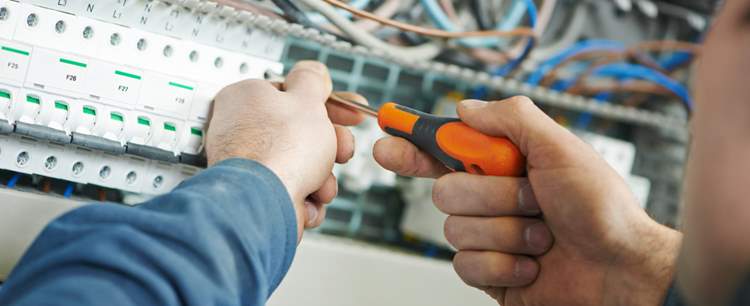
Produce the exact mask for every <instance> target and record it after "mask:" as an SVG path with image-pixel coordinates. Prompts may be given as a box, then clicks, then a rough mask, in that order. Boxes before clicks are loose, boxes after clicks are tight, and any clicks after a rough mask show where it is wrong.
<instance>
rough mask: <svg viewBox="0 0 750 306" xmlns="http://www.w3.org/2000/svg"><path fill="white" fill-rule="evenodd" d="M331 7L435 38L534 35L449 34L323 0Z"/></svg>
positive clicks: (523, 31)
mask: <svg viewBox="0 0 750 306" xmlns="http://www.w3.org/2000/svg"><path fill="white" fill-rule="evenodd" d="M323 1H325V2H327V3H329V4H331V5H333V6H336V7H338V8H341V9H343V10H346V11H348V12H350V13H352V14H353V15H355V16H358V17H360V18H366V19H370V20H374V21H377V22H379V23H381V24H384V25H388V26H391V27H394V28H398V29H400V30H402V31H407V32H414V33H417V34H421V35H424V36H430V37H437V38H449V39H453V38H466V37H519V36H520V37H533V36H534V35H535V33H534V30H533V29H532V28H528V27H519V28H516V29H513V30H510V31H497V30H491V31H465V32H449V31H443V30H439V29H433V28H425V27H421V26H417V25H413V24H408V23H403V22H400V21H396V20H393V19H390V18H382V17H380V16H377V15H375V14H372V13H370V12H367V11H363V10H359V9H356V8H354V7H351V6H349V5H347V4H346V3H343V2H341V1H338V0H323Z"/></svg>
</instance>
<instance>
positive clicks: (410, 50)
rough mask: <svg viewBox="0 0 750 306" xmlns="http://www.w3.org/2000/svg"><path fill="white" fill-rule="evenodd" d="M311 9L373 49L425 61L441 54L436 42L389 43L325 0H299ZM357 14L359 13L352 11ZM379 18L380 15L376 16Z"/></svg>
mask: <svg viewBox="0 0 750 306" xmlns="http://www.w3.org/2000/svg"><path fill="white" fill-rule="evenodd" d="M299 1H300V2H302V3H304V4H305V5H307V6H308V7H310V8H311V9H314V10H316V11H318V12H319V13H321V14H322V15H323V16H325V17H326V18H328V20H329V21H330V22H331V23H332V24H334V25H336V26H337V27H339V28H340V29H341V31H343V32H344V33H346V34H347V35H349V37H351V39H352V40H354V41H355V42H357V43H359V44H361V45H363V46H366V47H369V48H373V49H377V50H380V51H382V52H384V53H386V54H389V55H391V56H394V57H398V58H401V59H404V60H411V61H425V60H429V59H432V58H434V57H435V56H437V55H438V54H440V52H441V50H442V48H441V46H440V45H439V44H437V43H435V42H429V43H425V44H422V45H419V46H414V47H401V46H395V45H391V44H388V43H386V42H383V41H382V40H380V39H378V38H377V37H375V36H373V35H372V34H370V33H369V32H367V31H364V30H362V29H360V28H358V27H356V26H355V25H354V23H352V21H351V20H349V19H347V18H345V17H343V16H341V15H339V14H338V13H337V12H336V10H335V9H334V8H333V7H332V6H331V5H329V4H327V3H326V2H324V1H323V0H299ZM347 7H348V6H347ZM352 13H353V14H355V15H357V13H354V12H352ZM376 19H379V17H376Z"/></svg>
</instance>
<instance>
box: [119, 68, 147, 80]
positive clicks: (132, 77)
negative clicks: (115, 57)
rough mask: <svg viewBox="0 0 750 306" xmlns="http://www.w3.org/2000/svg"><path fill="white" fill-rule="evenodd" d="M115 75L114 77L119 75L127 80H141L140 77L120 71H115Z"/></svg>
mask: <svg viewBox="0 0 750 306" xmlns="http://www.w3.org/2000/svg"><path fill="white" fill-rule="evenodd" d="M115 74H116V75H121V76H124V77H127V78H131V79H136V80H140V79H141V76H140V75H137V74H132V73H127V72H125V71H120V70H115Z"/></svg>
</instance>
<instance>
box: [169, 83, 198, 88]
mask: <svg viewBox="0 0 750 306" xmlns="http://www.w3.org/2000/svg"><path fill="white" fill-rule="evenodd" d="M169 85H170V86H174V87H177V88H182V89H187V90H193V87H190V86H187V85H182V84H180V83H175V82H169Z"/></svg>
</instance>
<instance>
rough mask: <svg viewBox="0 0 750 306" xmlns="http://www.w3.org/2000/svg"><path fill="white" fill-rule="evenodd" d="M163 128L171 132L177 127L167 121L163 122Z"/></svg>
mask: <svg viewBox="0 0 750 306" xmlns="http://www.w3.org/2000/svg"><path fill="white" fill-rule="evenodd" d="M164 129H165V130H167V131H172V132H176V131H177V127H176V126H175V125H174V124H172V123H169V122H164Z"/></svg>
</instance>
